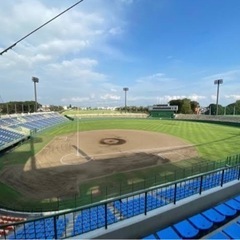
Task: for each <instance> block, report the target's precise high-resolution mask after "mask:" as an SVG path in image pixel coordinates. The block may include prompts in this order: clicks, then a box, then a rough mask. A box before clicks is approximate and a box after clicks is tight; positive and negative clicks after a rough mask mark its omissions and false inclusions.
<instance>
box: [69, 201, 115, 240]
mask: <svg viewBox="0 0 240 240" xmlns="http://www.w3.org/2000/svg"><path fill="white" fill-rule="evenodd" d="M106 220H107V224H108V225H110V224H112V223H115V222H117V221H118V219H117V218H116V217H115V216H114V214H113V213H112V211H111V210H110V209H109V208H107V219H106ZM103 226H105V207H104V205H100V206H97V207H92V208H89V209H85V210H82V211H81V212H80V213H78V214H76V218H75V221H74V226H73V231H72V236H75V235H78V234H82V233H86V232H89V231H92V230H95V229H97V228H101V227H103Z"/></svg>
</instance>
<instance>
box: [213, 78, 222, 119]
mask: <svg viewBox="0 0 240 240" xmlns="http://www.w3.org/2000/svg"><path fill="white" fill-rule="evenodd" d="M222 83H223V80H222V79H217V80H215V81H214V84H215V85H217V101H216V106H217V110H216V115H218V97H219V85H220V84H222Z"/></svg>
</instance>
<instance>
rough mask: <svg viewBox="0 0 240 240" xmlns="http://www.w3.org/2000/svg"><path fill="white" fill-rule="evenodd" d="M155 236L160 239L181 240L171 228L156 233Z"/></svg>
mask: <svg viewBox="0 0 240 240" xmlns="http://www.w3.org/2000/svg"><path fill="white" fill-rule="evenodd" d="M156 234H157V236H158V237H159V238H160V239H181V238H180V237H179V235H178V234H177V233H176V231H174V229H173V228H172V227H171V226H170V227H167V228H164V229H162V230H160V231H158V232H157V233H156Z"/></svg>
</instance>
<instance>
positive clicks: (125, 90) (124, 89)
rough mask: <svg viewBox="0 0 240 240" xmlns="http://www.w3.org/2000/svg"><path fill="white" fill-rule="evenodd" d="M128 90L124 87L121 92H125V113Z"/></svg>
mask: <svg viewBox="0 0 240 240" xmlns="http://www.w3.org/2000/svg"><path fill="white" fill-rule="evenodd" d="M128 90H129V88H127V87H125V88H123V91H124V92H125V113H126V112H127V91H128Z"/></svg>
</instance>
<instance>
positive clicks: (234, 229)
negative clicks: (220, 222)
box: [222, 223, 240, 239]
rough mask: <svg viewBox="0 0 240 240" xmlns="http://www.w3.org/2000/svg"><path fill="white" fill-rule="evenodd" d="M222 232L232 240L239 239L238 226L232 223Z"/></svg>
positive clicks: (239, 228)
mask: <svg viewBox="0 0 240 240" xmlns="http://www.w3.org/2000/svg"><path fill="white" fill-rule="evenodd" d="M222 231H223V232H224V233H226V235H227V236H229V237H230V238H232V239H240V225H239V224H237V223H232V224H231V225H229V226H227V227H226V228H224V229H223V230H222Z"/></svg>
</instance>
